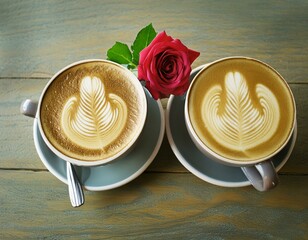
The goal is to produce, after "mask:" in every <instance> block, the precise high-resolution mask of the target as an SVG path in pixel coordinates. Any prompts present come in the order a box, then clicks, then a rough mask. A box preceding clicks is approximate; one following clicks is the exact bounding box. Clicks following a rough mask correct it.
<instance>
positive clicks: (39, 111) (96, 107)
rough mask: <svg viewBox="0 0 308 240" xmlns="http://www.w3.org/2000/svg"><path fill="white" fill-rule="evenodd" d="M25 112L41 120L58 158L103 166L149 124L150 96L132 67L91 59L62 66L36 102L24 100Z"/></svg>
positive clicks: (42, 131)
mask: <svg viewBox="0 0 308 240" xmlns="http://www.w3.org/2000/svg"><path fill="white" fill-rule="evenodd" d="M21 112H22V113H23V114H25V115H27V116H31V117H35V118H36V119H37V122H38V127H39V132H40V134H41V135H42V138H43V140H44V142H45V143H46V145H47V146H48V148H49V149H51V151H52V152H53V153H54V154H56V155H57V156H58V157H60V158H61V159H63V160H65V161H68V162H70V163H72V164H75V165H79V166H98V165H103V164H107V163H110V162H112V161H114V160H116V159H119V158H121V157H123V156H124V155H126V154H127V153H128V152H129V151H131V150H132V149H133V147H134V146H135V143H136V141H137V139H138V137H139V135H140V134H141V132H142V130H143V126H144V124H145V120H146V115H147V100H146V95H145V92H144V90H143V87H142V85H141V83H140V82H139V80H138V79H137V77H136V76H135V75H134V74H133V73H132V72H131V71H129V70H128V69H126V68H124V67H122V66H121V65H119V64H116V63H114V62H111V61H108V60H102V59H89V60H83V61H79V62H75V63H73V64H71V65H69V66H66V67H64V68H63V69H61V70H60V71H59V72H58V73H56V74H55V75H54V76H53V77H52V78H51V79H50V81H49V82H48V83H47V85H46V86H45V88H44V90H43V92H42V94H41V96H40V98H39V100H38V101H37V102H36V101H32V100H29V99H27V100H25V101H24V102H23V103H22V105H21Z"/></svg>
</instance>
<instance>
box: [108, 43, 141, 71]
mask: <svg viewBox="0 0 308 240" xmlns="http://www.w3.org/2000/svg"><path fill="white" fill-rule="evenodd" d="M107 59H108V60H110V61H113V62H116V63H119V64H128V65H130V66H132V67H133V66H135V64H134V63H133V61H132V53H131V51H130V50H129V47H128V46H127V45H126V44H124V43H121V42H116V43H115V44H114V45H113V46H112V48H110V49H109V50H108V51H107Z"/></svg>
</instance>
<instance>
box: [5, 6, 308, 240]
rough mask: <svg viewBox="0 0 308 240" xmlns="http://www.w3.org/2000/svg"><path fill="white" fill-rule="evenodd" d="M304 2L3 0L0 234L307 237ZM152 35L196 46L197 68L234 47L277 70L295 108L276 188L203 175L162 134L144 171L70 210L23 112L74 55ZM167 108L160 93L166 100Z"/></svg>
mask: <svg viewBox="0 0 308 240" xmlns="http://www.w3.org/2000/svg"><path fill="white" fill-rule="evenodd" d="M307 13H308V2H307V1H300V0H298V1H291V0H290V1H263V0H262V1H252V0H248V1H240V0H238V1H214V0H212V1H210V0H200V1H199V0H198V1H197V0H194V1H176V0H166V1H150V0H146V1H137V0H133V1H124V0H120V1H112V0H108V1H107V0H104V1H81V0H80V1H64V0H58V1H35V0H28V1H9V0H2V1H0V102H1V104H0V150H1V154H0V184H1V188H0V189H1V190H0V203H1V215H0V239H89V238H90V239H157V238H159V239H308V205H307V204H308V199H307V197H308V192H307V191H308V188H307V183H308V161H307V157H306V149H307V144H308V128H307V126H306V125H307V119H308V116H307V114H308V94H307V92H308V77H307V76H308V68H307V64H308V55H307V52H308V30H307V26H308V14H307ZM150 22H152V23H153V25H154V27H155V29H156V30H157V31H163V30H166V31H167V33H168V34H169V35H172V36H173V37H176V38H179V39H181V41H182V42H183V43H185V44H186V45H187V46H189V47H190V48H192V49H194V50H197V51H199V52H201V55H200V57H199V58H198V59H197V60H196V61H195V62H194V64H193V67H197V66H199V65H201V64H204V63H207V62H211V61H213V60H216V59H218V58H221V57H228V56H232V55H244V56H250V57H254V58H257V59H260V60H262V61H265V62H267V63H268V64H270V65H272V66H273V67H274V68H276V69H277V70H278V71H279V72H280V73H281V74H282V75H283V76H284V77H285V79H286V80H287V81H288V82H289V83H290V86H291V88H292V91H293V93H294V96H295V99H296V104H297V111H298V115H297V120H298V138H297V143H296V146H295V148H294V151H293V153H292V155H291V157H290V159H289V161H288V162H287V164H286V165H285V166H284V167H283V168H282V169H281V171H280V173H279V176H280V179H281V183H280V185H279V186H278V187H277V188H276V189H275V190H273V191H271V192H267V193H259V192H257V191H255V190H254V189H253V188H252V187H244V188H224V187H218V186H214V185H211V184H209V183H206V182H204V181H201V180H200V179H198V178H197V177H195V176H194V175H192V174H191V173H190V172H188V171H187V170H186V169H185V168H184V167H183V166H182V165H181V164H180V163H179V161H178V160H177V159H176V157H175V155H174V154H173V152H172V150H171V148H170V145H169V143H168V141H167V139H166V138H165V139H164V141H163V144H162V147H161V149H160V151H159V153H158V155H157V157H156V158H155V160H154V161H153V163H152V164H151V165H150V167H149V168H148V169H147V171H146V172H145V173H144V174H142V175H141V176H140V177H138V178H137V179H136V180H134V181H132V182H131V183H129V184H127V185H125V186H123V187H121V188H117V189H114V190H110V191H104V192H89V191H86V193H85V197H86V204H85V205H84V206H82V207H81V208H78V209H73V208H72V207H71V206H70V203H69V199H68V192H67V187H66V186H65V185H64V184H63V183H62V182H60V181H59V180H57V179H56V178H55V177H54V176H53V175H52V174H50V173H49V172H48V171H47V170H46V168H45V167H44V165H43V164H42V163H41V161H40V159H39V157H38V155H37V153H36V151H35V148H34V143H33V136H32V124H33V119H30V118H26V117H24V116H22V115H20V113H19V106H20V103H21V101H22V100H24V99H26V98H31V99H38V97H39V95H40V92H41V91H42V89H43V88H44V86H45V84H46V83H47V82H48V80H49V78H50V77H51V76H52V75H53V74H55V73H56V72H57V71H59V70H60V69H61V68H63V67H64V66H66V65H67V64H70V63H72V62H74V61H78V60H82V59H87V58H106V51H107V49H108V48H110V47H111V46H112V45H113V44H114V42H115V41H122V42H125V43H127V44H129V45H130V44H132V42H133V40H134V38H135V35H136V34H137V32H138V31H139V30H140V29H141V28H142V27H144V26H145V25H147V24H148V23H150ZM164 105H166V100H164Z"/></svg>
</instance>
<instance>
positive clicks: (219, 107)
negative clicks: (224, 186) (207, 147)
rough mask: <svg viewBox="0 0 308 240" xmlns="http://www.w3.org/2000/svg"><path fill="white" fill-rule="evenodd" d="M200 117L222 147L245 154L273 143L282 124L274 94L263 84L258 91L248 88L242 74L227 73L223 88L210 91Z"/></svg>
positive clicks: (258, 86)
mask: <svg viewBox="0 0 308 240" xmlns="http://www.w3.org/2000/svg"><path fill="white" fill-rule="evenodd" d="M255 99H257V101H256V100H255ZM201 116H202V121H203V122H204V124H205V126H206V128H207V129H208V131H209V133H210V134H211V136H212V137H213V138H214V139H215V140H216V141H217V142H218V143H219V144H221V145H222V146H225V147H227V148H229V149H231V150H236V151H243V152H244V151H245V150H248V149H251V148H253V147H256V146H258V145H259V144H261V143H264V142H266V141H267V140H268V139H270V138H271V137H272V136H273V135H274V133H275V132H276V130H277V127H278V124H279V120H280V112H279V104H278V101H277V99H276V97H275V95H274V94H273V93H272V91H271V90H270V89H268V88H267V87H266V86H264V85H263V84H260V83H258V84H256V86H255V89H253V88H249V87H248V84H247V80H246V79H245V78H244V76H243V75H242V74H241V73H239V72H228V73H227V74H226V76H225V81H224V86H221V85H214V86H212V87H211V88H210V89H209V91H208V92H207V93H206V94H205V96H204V98H203V101H202V106H201Z"/></svg>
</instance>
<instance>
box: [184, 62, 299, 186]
mask: <svg viewBox="0 0 308 240" xmlns="http://www.w3.org/2000/svg"><path fill="white" fill-rule="evenodd" d="M184 114H185V123H186V126H187V129H188V132H189V135H190V137H191V139H192V140H193V142H194V144H195V145H196V146H197V148H198V149H199V150H200V151H201V152H202V153H203V154H204V155H205V156H207V157H209V158H210V159H212V160H214V161H217V162H219V163H222V164H225V165H230V166H235V167H241V168H242V171H243V172H244V174H245V175H246V177H247V178H248V179H249V181H250V182H251V184H252V185H253V186H254V187H255V188H256V189H257V190H259V191H266V190H269V189H271V188H273V187H275V186H276V185H277V184H278V181H279V180H278V176H277V172H276V170H275V168H274V166H273V163H272V161H271V159H272V157H273V156H275V155H276V154H277V153H278V152H279V151H281V150H282V149H283V147H284V146H285V145H286V144H287V143H288V141H289V139H290V138H291V136H292V134H293V131H294V128H295V126H296V106H295V100H294V97H293V94H292V91H291V89H290V87H289V86H288V84H287V82H286V81H285V80H284V79H283V77H282V76H281V75H280V74H279V73H278V72H277V71H276V70H274V69H273V68H272V67H270V66H269V65H268V64H266V63H264V62H261V61H259V60H256V59H253V58H248V57H229V58H224V59H220V60H217V61H215V62H213V63H211V64H209V65H207V66H205V67H204V68H203V69H202V70H201V71H200V72H199V73H198V74H197V75H196V76H195V77H194V79H193V80H192V83H191V85H190V87H189V90H188V92H187V96H186V100H185V110H184Z"/></svg>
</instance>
